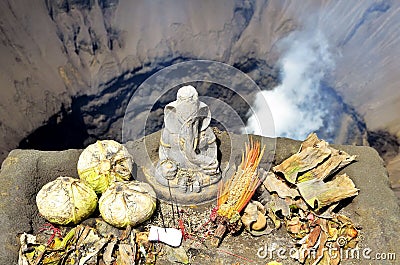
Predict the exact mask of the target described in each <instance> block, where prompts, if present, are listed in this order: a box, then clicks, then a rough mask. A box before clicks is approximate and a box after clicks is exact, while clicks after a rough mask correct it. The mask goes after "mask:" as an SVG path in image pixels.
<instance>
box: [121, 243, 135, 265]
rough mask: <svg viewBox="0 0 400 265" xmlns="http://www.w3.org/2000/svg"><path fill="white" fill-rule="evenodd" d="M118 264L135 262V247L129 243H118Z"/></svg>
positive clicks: (123, 264)
mask: <svg viewBox="0 0 400 265" xmlns="http://www.w3.org/2000/svg"><path fill="white" fill-rule="evenodd" d="M118 250H119V255H118V257H117V265H125V264H135V258H134V257H135V249H134V248H133V247H132V246H131V245H129V244H119V245H118Z"/></svg>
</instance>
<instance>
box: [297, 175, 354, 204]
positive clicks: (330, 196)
mask: <svg viewBox="0 0 400 265" xmlns="http://www.w3.org/2000/svg"><path fill="white" fill-rule="evenodd" d="M297 187H298V189H299V191H300V194H301V196H302V197H303V198H304V200H305V201H306V203H307V204H308V205H309V206H310V207H311V208H313V209H314V210H319V209H321V208H323V207H325V206H328V205H331V204H332V203H335V202H338V201H340V200H342V199H345V198H348V197H352V196H355V195H357V194H358V189H357V188H356V187H355V185H354V183H353V181H352V180H351V179H350V178H349V177H348V176H347V175H346V174H343V175H339V176H337V177H336V178H334V179H333V180H332V181H329V182H323V181H322V180H320V179H312V180H309V181H305V182H301V183H298V184H297Z"/></svg>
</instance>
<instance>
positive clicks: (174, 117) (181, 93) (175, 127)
mask: <svg viewBox="0 0 400 265" xmlns="http://www.w3.org/2000/svg"><path fill="white" fill-rule="evenodd" d="M164 115H165V116H164V124H165V128H167V129H168V130H169V131H170V132H178V131H179V130H180V128H181V126H182V124H183V123H192V122H194V120H195V119H200V120H201V127H200V130H205V129H206V128H207V127H208V126H209V124H210V121H211V112H210V109H209V108H208V106H207V105H206V104H205V103H204V102H201V101H200V100H199V95H198V93H197V91H196V89H195V88H194V87H193V86H184V87H181V88H180V89H179V90H178V93H177V94H176V100H175V101H173V102H171V103H169V104H168V105H167V106H166V107H165V111H164Z"/></svg>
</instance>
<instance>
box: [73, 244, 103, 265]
mask: <svg viewBox="0 0 400 265" xmlns="http://www.w3.org/2000/svg"><path fill="white" fill-rule="evenodd" d="M107 242H108V239H107V238H101V239H100V240H98V241H96V242H95V243H94V244H93V247H91V248H88V250H89V251H88V252H86V253H85V254H84V255H83V257H82V258H81V259H80V260H79V265H84V264H86V262H87V261H88V260H90V259H91V258H92V257H94V256H96V255H97V253H99V251H100V250H101V249H102V248H103V247H104V245H105V244H106V243H107Z"/></svg>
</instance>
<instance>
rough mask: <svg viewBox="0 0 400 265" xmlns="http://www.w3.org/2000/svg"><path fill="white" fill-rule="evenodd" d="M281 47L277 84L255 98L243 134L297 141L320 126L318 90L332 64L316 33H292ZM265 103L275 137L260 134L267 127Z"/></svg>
mask: <svg viewBox="0 0 400 265" xmlns="http://www.w3.org/2000/svg"><path fill="white" fill-rule="evenodd" d="M281 45H282V46H283V47H288V48H287V49H286V52H284V56H283V58H282V59H281V60H280V61H279V64H280V66H281V80H282V81H281V84H280V85H279V86H277V87H275V88H274V89H273V90H270V91H261V92H259V93H258V94H257V96H256V100H255V102H254V106H253V111H254V112H253V115H251V116H250V117H249V119H248V122H247V125H246V131H247V132H250V133H254V134H259V135H264V136H283V137H289V138H293V139H299V140H301V139H304V138H305V137H306V136H307V135H308V134H309V133H310V132H313V131H316V130H318V129H320V128H322V127H323V126H324V124H323V118H324V116H325V115H327V114H328V113H327V110H326V109H325V108H324V104H323V94H322V93H320V86H321V81H323V80H324V78H325V77H326V76H327V75H328V74H330V71H331V70H333V69H334V61H333V59H332V55H331V53H330V52H329V46H328V43H327V40H326V39H325V37H324V36H323V34H321V33H320V32H316V33H314V34H305V33H304V32H294V33H292V34H291V35H289V36H288V37H287V38H285V39H284V40H283V42H281ZM262 97H264V98H262ZM265 101H266V102H267V103H268V106H269V108H270V110H271V112H272V117H273V120H274V124H275V134H276V135H265V130H262V128H263V127H264V128H265V127H266V126H268V124H265V123H266V122H267V123H268V121H265V120H263V117H264V116H265V107H263V104H265Z"/></svg>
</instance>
